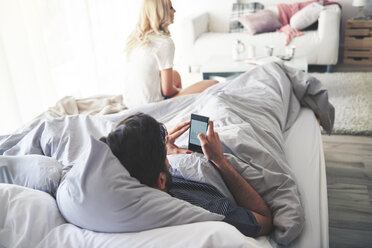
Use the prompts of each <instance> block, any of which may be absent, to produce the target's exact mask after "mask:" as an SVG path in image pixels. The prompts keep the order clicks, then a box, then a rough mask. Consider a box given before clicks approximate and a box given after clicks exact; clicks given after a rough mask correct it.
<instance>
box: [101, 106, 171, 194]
mask: <svg viewBox="0 0 372 248" xmlns="http://www.w3.org/2000/svg"><path fill="white" fill-rule="evenodd" d="M166 136H167V130H166V128H165V126H164V125H163V124H162V123H159V122H157V121H156V120H155V119H154V118H153V117H151V116H149V115H146V114H143V113H139V114H135V115H131V116H129V117H127V118H125V119H124V120H122V121H121V122H119V123H118V125H117V126H116V128H115V130H114V131H112V132H111V133H109V135H108V136H107V137H102V138H101V139H100V140H101V141H103V142H105V143H106V144H107V145H108V146H109V147H110V149H111V151H112V153H113V154H114V155H115V156H116V157H117V158H118V159H119V161H120V162H121V163H122V164H123V166H124V167H125V168H126V169H127V170H128V172H129V173H130V175H131V176H132V177H135V178H137V179H138V180H139V181H140V182H141V183H143V184H146V185H148V186H150V187H154V185H155V183H156V180H157V179H158V177H159V173H160V172H164V171H165V170H166V165H165V158H166V155H167V151H166V143H165V142H166V140H165V139H166Z"/></svg>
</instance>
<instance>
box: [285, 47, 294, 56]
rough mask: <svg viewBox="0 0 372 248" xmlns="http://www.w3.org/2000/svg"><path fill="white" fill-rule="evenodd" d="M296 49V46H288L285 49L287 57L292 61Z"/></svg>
mask: <svg viewBox="0 0 372 248" xmlns="http://www.w3.org/2000/svg"><path fill="white" fill-rule="evenodd" d="M295 51H296V47H295V46H287V47H286V48H285V55H286V57H288V58H290V59H292V58H293V57H294V55H295Z"/></svg>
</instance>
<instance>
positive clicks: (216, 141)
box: [198, 122, 272, 236]
mask: <svg viewBox="0 0 372 248" xmlns="http://www.w3.org/2000/svg"><path fill="white" fill-rule="evenodd" d="M198 137H199V139H200V143H201V145H202V149H203V152H204V154H205V156H206V157H207V158H208V159H209V160H210V161H212V162H213V163H214V164H215V165H216V166H217V168H218V169H219V170H220V172H221V174H222V177H223V179H224V180H225V182H226V184H227V186H228V188H229V190H230V191H231V193H232V194H233V195H234V198H235V200H236V202H237V204H238V206H240V207H244V208H246V209H248V210H250V211H251V212H252V214H253V215H254V216H255V217H256V220H257V222H258V223H259V224H260V225H261V227H262V229H261V231H260V232H259V233H258V236H260V235H265V234H268V233H269V232H270V231H271V229H272V216H271V212H270V210H269V208H268V207H267V206H266V203H265V202H264V200H263V199H262V198H261V196H260V195H259V194H258V193H257V192H256V191H255V190H254V189H253V188H252V186H251V185H250V184H249V183H248V182H247V181H246V180H245V179H244V178H243V177H242V176H241V175H240V174H239V173H238V172H237V171H236V170H235V169H234V168H233V167H232V166H231V164H230V163H229V162H228V160H227V159H226V158H225V156H224V155H223V152H222V147H221V142H220V138H219V136H218V133H215V132H214V130H213V122H209V127H208V131H207V137H205V136H204V135H203V134H199V136H198Z"/></svg>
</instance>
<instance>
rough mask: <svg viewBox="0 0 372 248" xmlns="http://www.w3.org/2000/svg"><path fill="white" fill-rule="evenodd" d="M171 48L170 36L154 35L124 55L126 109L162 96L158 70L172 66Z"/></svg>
mask: <svg viewBox="0 0 372 248" xmlns="http://www.w3.org/2000/svg"><path fill="white" fill-rule="evenodd" d="M174 50H175V47H174V43H173V40H172V39H171V38H170V37H169V36H165V35H156V36H155V35H153V36H151V38H150V43H148V44H147V45H144V46H140V47H137V48H135V49H134V50H133V51H132V52H131V54H130V55H129V56H128V57H127V63H126V68H125V70H126V77H125V82H124V94H123V101H124V104H125V105H126V106H127V107H128V108H132V107H136V106H140V105H143V104H145V103H150V102H157V101H160V100H163V99H164V96H163V95H162V93H161V81H160V71H162V70H165V69H169V68H173V59H174Z"/></svg>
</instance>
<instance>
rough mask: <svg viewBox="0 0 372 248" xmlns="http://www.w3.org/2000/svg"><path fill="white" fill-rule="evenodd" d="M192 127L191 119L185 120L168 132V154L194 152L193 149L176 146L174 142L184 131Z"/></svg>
mask: <svg viewBox="0 0 372 248" xmlns="http://www.w3.org/2000/svg"><path fill="white" fill-rule="evenodd" d="M189 128H190V121H185V122H182V123H180V124H178V125H177V126H175V127H174V128H173V129H172V130H170V131H169V132H168V136H167V144H166V145H167V155H170V154H179V153H183V154H184V153H193V151H191V150H188V149H182V148H179V147H178V146H176V145H175V144H174V143H175V142H176V139H177V138H178V137H180V136H181V135H182V134H183V133H184V132H186V131H187V130H188V129H189Z"/></svg>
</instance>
